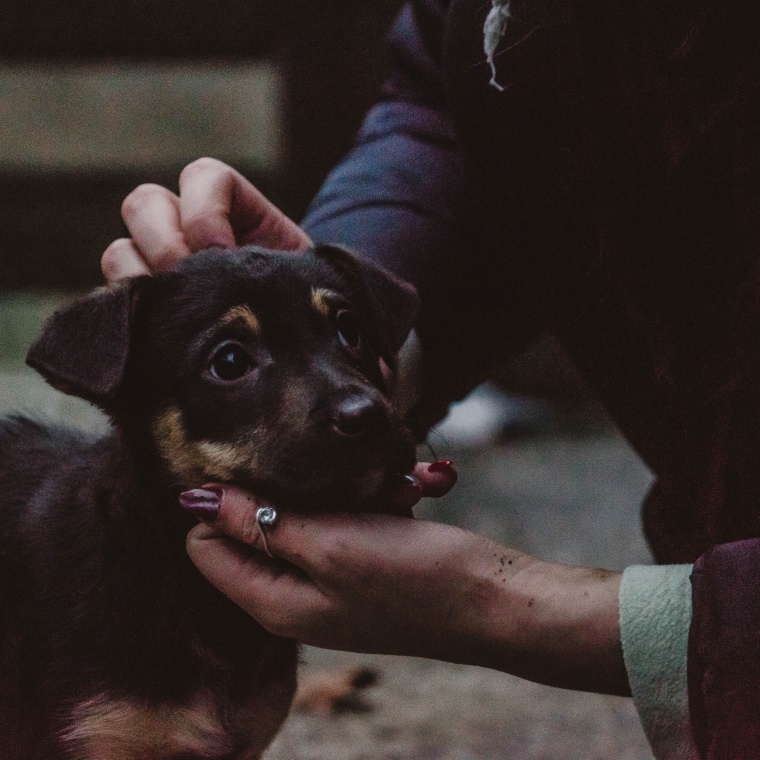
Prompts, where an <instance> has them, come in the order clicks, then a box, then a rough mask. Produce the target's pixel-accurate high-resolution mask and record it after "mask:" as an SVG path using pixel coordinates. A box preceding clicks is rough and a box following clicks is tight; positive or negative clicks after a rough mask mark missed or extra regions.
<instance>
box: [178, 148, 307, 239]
mask: <svg viewBox="0 0 760 760" xmlns="http://www.w3.org/2000/svg"><path fill="white" fill-rule="evenodd" d="M179 188H180V208H181V217H182V231H183V233H184V235H185V239H186V240H187V244H188V245H189V246H190V249H191V250H193V251H195V250H199V249H201V248H207V247H209V246H214V245H216V246H223V247H230V246H234V245H236V244H237V245H246V244H250V243H255V244H257V245H263V246H266V247H269V248H279V249H281V250H292V251H298V250H303V249H305V248H308V247H309V246H311V245H312V241H311V239H310V238H309V236H308V235H307V234H306V233H305V232H304V231H303V230H302V229H301V228H300V227H299V226H298V225H297V224H296V223H295V222H294V221H293V220H292V219H290V218H289V217H287V216H286V215H285V214H283V213H282V211H280V209H278V208H277V207H276V206H275V205H274V204H273V203H272V202H271V201H269V200H268V199H267V198H266V197H264V195H262V194H261V193H260V192H259V191H258V190H257V189H256V188H255V187H254V185H253V184H251V183H250V182H249V181H248V180H247V179H246V178H245V177H243V175H242V174H240V173H239V172H237V171H235V169H233V168H232V167H230V166H227V165H226V164H224V163H222V162H221V161H217V160H216V159H213V158H200V159H198V160H197V161H193V163H191V164H189V165H188V166H186V167H185V169H184V170H183V171H182V174H180V178H179Z"/></svg>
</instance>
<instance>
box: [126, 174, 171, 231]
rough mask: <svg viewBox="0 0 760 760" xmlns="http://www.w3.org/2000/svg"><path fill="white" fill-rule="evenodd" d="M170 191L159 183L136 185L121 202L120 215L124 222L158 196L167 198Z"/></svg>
mask: <svg viewBox="0 0 760 760" xmlns="http://www.w3.org/2000/svg"><path fill="white" fill-rule="evenodd" d="M170 195H171V192H170V191H169V190H167V188H165V187H162V186H161V185H156V184H153V183H145V184H143V185H138V186H137V187H136V188H135V189H134V190H133V191H132V192H131V193H130V194H129V195H128V196H127V197H126V198H125V199H124V200H123V201H122V204H121V216H122V219H124V221H125V222H128V221H129V220H130V219H132V218H133V217H134V216H135V214H138V213H139V212H140V211H141V210H142V209H143V208H144V207H145V206H146V205H149V204H150V203H153V202H154V201H155V200H156V199H158V198H167V197H169V196H170Z"/></svg>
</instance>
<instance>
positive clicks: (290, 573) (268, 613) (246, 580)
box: [186, 524, 327, 638]
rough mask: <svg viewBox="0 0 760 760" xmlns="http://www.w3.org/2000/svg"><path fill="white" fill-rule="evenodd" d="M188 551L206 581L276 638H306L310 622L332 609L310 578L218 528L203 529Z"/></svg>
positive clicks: (195, 532) (193, 537) (199, 527)
mask: <svg viewBox="0 0 760 760" xmlns="http://www.w3.org/2000/svg"><path fill="white" fill-rule="evenodd" d="M186 545H187V552H188V555H189V556H190V559H191V560H192V561H193V563H194V564H195V565H196V567H197V568H198V569H199V570H200V572H201V573H202V574H203V575H204V576H205V577H206V579H207V580H208V581H209V582H210V583H212V584H213V585H214V586H216V588H218V589H219V591H221V592H222V593H223V594H224V595H225V596H227V597H229V598H230V599H231V600H232V601H233V602H235V604H237V605H238V606H240V607H242V608H243V609H244V610H245V611H246V612H248V614H250V615H251V616H252V617H254V618H255V619H256V620H258V622H259V623H261V625H263V626H264V627H265V628H266V629H267V630H269V631H270V632H271V633H274V634H276V635H279V636H287V637H291V638H299V637H301V638H303V637H305V636H306V634H305V629H304V622H308V621H310V620H312V619H313V618H315V617H316V616H317V615H318V614H320V613H321V612H322V611H323V610H324V609H325V608H326V607H327V600H326V599H325V597H324V595H323V594H322V592H321V591H320V590H319V589H318V588H317V587H316V585H315V584H314V583H312V582H311V580H310V579H309V577H308V576H307V575H305V574H303V573H301V572H300V571H299V570H298V569H297V568H295V567H293V566H292V565H289V564H288V563H286V562H284V561H283V560H280V559H278V558H272V557H269V556H267V555H266V554H263V553H262V552H258V551H256V550H254V549H251V548H249V547H248V546H246V545H245V544H242V543H240V542H238V541H235V540H233V539H231V538H228V537H227V536H224V535H222V534H220V533H219V530H218V528H217V527H216V526H209V525H203V524H201V525H197V526H196V527H195V528H193V529H192V530H191V531H190V533H189V534H188V537H187V544H186Z"/></svg>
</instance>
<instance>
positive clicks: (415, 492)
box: [399, 475, 422, 507]
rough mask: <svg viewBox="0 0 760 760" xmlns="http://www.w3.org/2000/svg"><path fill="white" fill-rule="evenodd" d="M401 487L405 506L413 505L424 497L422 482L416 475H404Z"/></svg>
mask: <svg viewBox="0 0 760 760" xmlns="http://www.w3.org/2000/svg"><path fill="white" fill-rule="evenodd" d="M399 487H400V488H399V490H400V491H401V500H402V501H403V503H404V506H408V507H413V506H414V505H415V504H416V503H417V502H418V501H419V500H420V499H421V498H422V484H421V483H420V481H419V480H417V478H415V477H414V475H403V476H402V477H401V478H400V479H399Z"/></svg>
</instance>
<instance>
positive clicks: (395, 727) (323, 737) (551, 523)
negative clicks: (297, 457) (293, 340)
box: [0, 325, 651, 760]
mask: <svg viewBox="0 0 760 760" xmlns="http://www.w3.org/2000/svg"><path fill="white" fill-rule="evenodd" d="M0 327H2V325H0ZM8 409H27V410H30V411H32V412H33V413H34V414H36V415H38V416H39V415H44V416H49V417H53V418H63V419H66V420H68V421H71V422H74V423H75V424H80V425H84V426H86V427H92V426H99V425H102V424H103V423H102V420H101V419H100V418H99V416H98V415H97V413H95V412H94V411H93V410H91V409H89V408H88V407H86V406H85V405H84V404H80V403H79V402H77V401H76V400H72V399H67V398H65V397H63V396H61V395H60V394H56V393H54V392H52V391H50V390H49V389H47V388H46V387H45V385H44V383H42V381H41V380H39V379H38V378H37V377H36V376H35V375H34V374H33V373H30V372H28V371H26V370H24V369H22V368H21V366H20V365H19V363H18V362H6V363H5V364H4V365H2V366H0V412H4V411H6V410H8ZM560 423H562V420H560ZM435 444H436V448H437V453H438V454H446V455H451V456H452V458H454V459H455V461H456V463H457V465H458V467H459V470H460V473H461V475H460V482H459V484H458V486H457V488H456V489H455V491H454V492H453V493H452V494H450V495H449V496H447V497H446V498H445V499H443V500H439V501H435V502H432V501H431V502H429V503H426V504H423V505H421V506H420V507H419V509H418V516H421V517H425V518H427V519H433V520H442V521H445V522H450V523H454V524H458V525H461V526H463V527H467V528H470V529H472V530H476V531H480V532H482V533H485V534H488V535H490V536H492V537H494V538H496V539H498V540H500V541H502V542H505V543H507V544H509V545H511V546H515V547H518V548H521V549H524V550H526V551H529V552H532V553H535V554H538V555H540V556H542V557H545V558H547V559H554V560H559V561H565V562H579V563H587V564H593V565H598V566H603V567H609V568H622V567H624V566H626V565H628V564H632V563H646V562H648V561H649V557H648V553H647V550H646V547H645V544H644V541H643V539H642V537H641V534H640V530H639V527H638V512H639V504H640V501H641V498H642V496H643V494H644V493H645V492H646V489H647V488H648V485H649V482H650V475H649V473H648V472H647V470H646V468H645V467H644V466H643V465H642V464H641V462H640V461H639V460H638V459H637V458H636V456H635V455H634V454H633V453H632V452H631V450H630V448H629V447H628V446H627V445H626V444H625V443H624V442H623V441H622V440H621V439H620V437H619V436H618V435H617V434H616V433H615V431H614V430H612V429H611V428H609V427H607V426H604V425H599V424H595V425H590V426H588V425H577V424H571V425H569V426H568V425H567V424H550V425H549V426H548V427H547V426H544V429H543V430H540V431H534V432H533V433H532V434H527V435H523V436H521V437H519V438H514V439H513V440H511V441H508V442H504V443H501V444H499V445H493V446H489V447H486V448H483V449H477V450H470V451H456V450H452V449H451V448H449V447H447V446H446V442H445V441H443V442H441V441H435ZM303 659H304V665H303V670H304V672H309V671H317V670H323V669H331V668H343V667H346V666H348V665H354V664H357V663H358V664H360V665H368V666H371V667H373V668H375V669H376V670H377V671H378V673H379V676H380V682H379V684H378V685H377V686H375V687H372V688H370V689H369V690H368V691H367V693H366V710H365V711H361V712H354V713H348V714H343V715H337V716H334V717H321V716H315V715H301V714H294V715H292V716H291V717H290V718H289V720H288V721H287V723H286V725H285V728H284V730H283V731H282V733H281V734H280V736H279V737H278V738H277V740H276V741H275V743H274V745H273V746H272V747H271V748H270V750H269V751H268V752H267V754H266V760H491V759H493V760H496V758H517V759H519V760H565V759H567V760H570V759H571V758H572V759H573V760H578V759H579V758H583V760H597V759H598V760H610V759H611V758H617V759H619V760H645V758H646V759H649V758H651V753H650V752H649V749H648V745H647V743H646V740H645V738H644V735H643V733H642V730H641V728H640V725H639V723H638V720H637V717H636V714H635V711H634V709H633V706H632V704H631V703H630V700H627V699H620V698H614V697H603V696H596V695H589V694H582V693H573V692H568V691H562V690H558V689H552V688H547V687H542V686H537V685H535V684H531V683H528V682H525V681H521V680H519V679H516V678H513V677H510V676H507V675H504V674H501V673H495V672H489V671H486V670H483V669H479V668H473V667H464V666H456V665H449V664H445V663H439V662H431V661H426V660H419V659H406V658H398V657H372V656H366V655H351V654H343V653H331V652H325V651H322V650H316V649H305V650H304V652H303Z"/></svg>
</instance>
